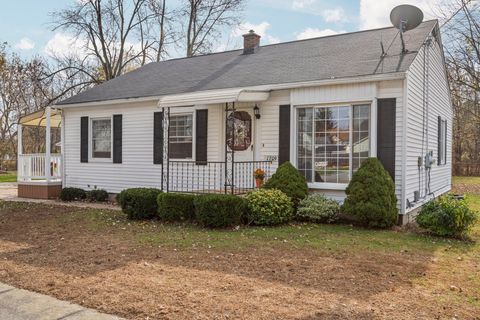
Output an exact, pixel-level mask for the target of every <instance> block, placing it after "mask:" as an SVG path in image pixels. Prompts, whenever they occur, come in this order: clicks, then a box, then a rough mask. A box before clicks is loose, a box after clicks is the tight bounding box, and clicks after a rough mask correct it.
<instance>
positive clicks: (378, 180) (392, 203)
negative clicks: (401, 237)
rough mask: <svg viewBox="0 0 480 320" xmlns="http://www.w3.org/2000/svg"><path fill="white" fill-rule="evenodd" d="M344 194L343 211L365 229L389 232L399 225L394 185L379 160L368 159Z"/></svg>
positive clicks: (355, 174)
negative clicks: (370, 228) (392, 227)
mask: <svg viewBox="0 0 480 320" xmlns="http://www.w3.org/2000/svg"><path fill="white" fill-rule="evenodd" d="M345 193H346V194H347V197H346V199H345V202H344V203H343V206H342V211H343V212H344V213H347V214H350V215H352V216H354V217H357V218H358V219H359V220H360V222H361V223H363V224H364V225H366V226H368V227H372V228H389V227H391V226H393V225H394V224H395V223H396V222H397V218H398V209H397V197H396V196H395V184H394V183H393V180H392V178H391V177H390V175H389V174H388V172H387V171H386V170H385V169H384V168H383V166H382V164H381V163H380V161H379V160H378V159H376V158H368V159H366V160H365V161H364V162H363V163H362V165H361V166H360V168H359V169H358V170H357V172H355V173H354V174H353V177H352V180H351V181H350V183H349V185H348V187H347V189H346V190H345Z"/></svg>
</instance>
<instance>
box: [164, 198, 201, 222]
mask: <svg viewBox="0 0 480 320" xmlns="http://www.w3.org/2000/svg"><path fill="white" fill-rule="evenodd" d="M194 200H195V195H193V194H184V193H160V194H159V195H158V197H157V205H158V217H159V218H160V219H161V220H165V221H185V220H192V219H194V218H195V207H194V205H193V201H194Z"/></svg>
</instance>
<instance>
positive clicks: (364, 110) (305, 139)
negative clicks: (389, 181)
mask: <svg viewBox="0 0 480 320" xmlns="http://www.w3.org/2000/svg"><path fill="white" fill-rule="evenodd" d="M296 121H297V138H296V139H297V168H298V170H299V171H300V172H301V173H302V174H303V175H304V176H305V178H306V179H307V182H310V183H334V184H348V182H349V181H350V179H351V177H352V174H353V172H355V171H356V170H357V169H358V168H359V167H360V164H361V163H362V161H363V160H365V159H367V158H368V156H369V152H370V105H368V104H362V105H351V106H328V107H324V106H318V107H317V106H312V107H302V108H297V119H296Z"/></svg>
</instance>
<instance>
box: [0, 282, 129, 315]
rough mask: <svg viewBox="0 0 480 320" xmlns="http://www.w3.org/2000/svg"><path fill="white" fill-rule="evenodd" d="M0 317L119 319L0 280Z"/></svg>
mask: <svg viewBox="0 0 480 320" xmlns="http://www.w3.org/2000/svg"><path fill="white" fill-rule="evenodd" d="M0 319H15V320H60V319H65V320H87V319H88V320H120V319H121V318H119V317H116V316H112V315H108V314H104V313H99V312H97V311H95V310H92V309H86V308H84V307H82V306H79V305H76V304H72V303H70V302H66V301H61V300H58V299H55V298H52V297H49V296H46V295H43V294H39V293H35V292H30V291H26V290H22V289H16V288H14V287H11V286H8V285H6V284H3V283H1V282H0Z"/></svg>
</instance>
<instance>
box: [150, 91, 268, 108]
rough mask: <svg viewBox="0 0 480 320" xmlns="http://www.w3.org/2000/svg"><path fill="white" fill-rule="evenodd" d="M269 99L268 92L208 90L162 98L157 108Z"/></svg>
mask: <svg viewBox="0 0 480 320" xmlns="http://www.w3.org/2000/svg"><path fill="white" fill-rule="evenodd" d="M269 97H270V91H258V90H245V89H226V90H225V89H222V90H209V91H199V92H188V93H182V94H173V95H167V96H163V97H161V98H160V100H159V101H158V106H159V107H182V106H191V105H198V104H214V103H226V102H255V101H265V100H267V99H268V98H269Z"/></svg>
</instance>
